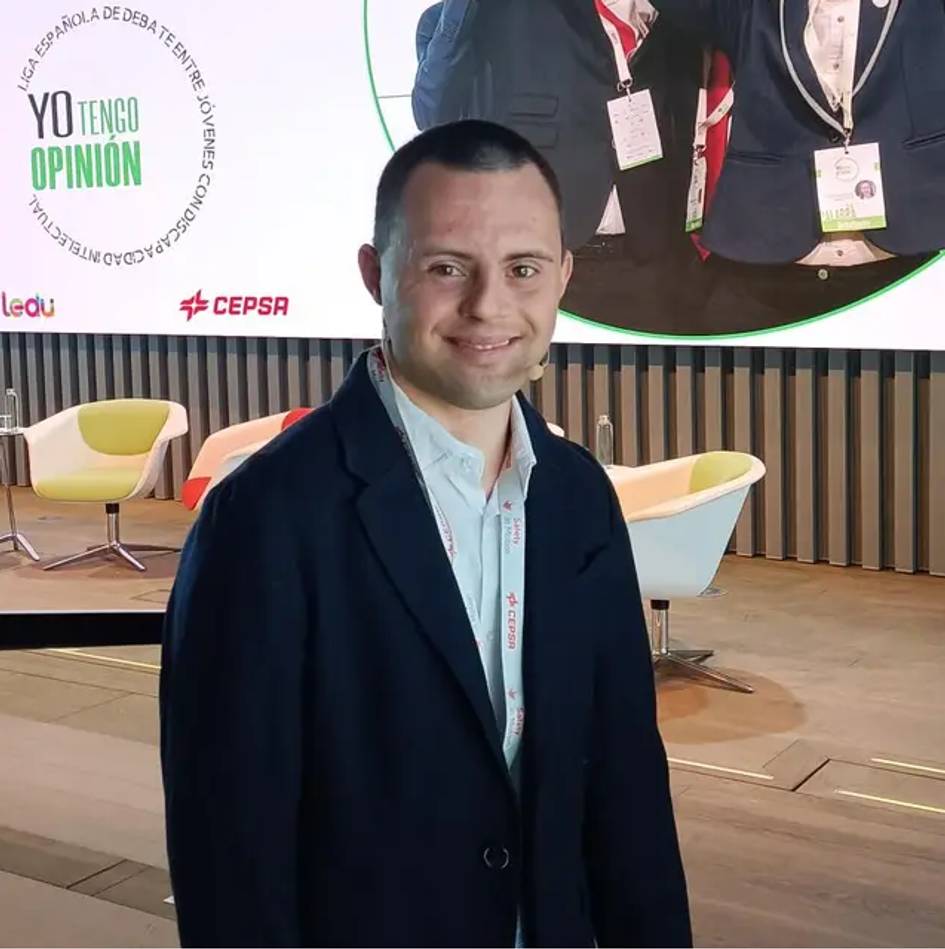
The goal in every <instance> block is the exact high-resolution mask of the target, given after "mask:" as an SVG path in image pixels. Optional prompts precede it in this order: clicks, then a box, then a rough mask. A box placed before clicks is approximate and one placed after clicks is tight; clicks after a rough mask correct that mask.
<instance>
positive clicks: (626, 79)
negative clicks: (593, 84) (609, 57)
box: [598, 14, 640, 92]
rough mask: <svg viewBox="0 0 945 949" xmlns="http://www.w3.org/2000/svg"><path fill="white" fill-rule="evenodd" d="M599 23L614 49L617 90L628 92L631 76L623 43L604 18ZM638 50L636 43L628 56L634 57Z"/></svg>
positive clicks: (631, 81)
mask: <svg viewBox="0 0 945 949" xmlns="http://www.w3.org/2000/svg"><path fill="white" fill-rule="evenodd" d="M598 15H599V14H598ZM600 21H601V23H602V24H603V26H604V32H605V33H606V34H607V38H608V39H609V40H610V45H611V46H613V48H614V62H615V63H616V64H617V78H618V79H619V80H620V82H618V83H617V88H618V89H620V90H621V91H622V92H629V91H630V87H631V86H632V85H633V76H631V75H630V64H629V63H628V62H627V54H626V53H625V52H624V51H623V42H622V41H621V39H620V33H619V31H618V30H617V27H615V26H614V25H613V23H611V22H610V20H608V19H607V18H606V17H601V18H600ZM639 48H640V43H639V41H638V42H637V45H636V46H635V47H634V48H633V51H632V52H631V53H630V56H635V55H636V52H637V50H638V49H639Z"/></svg>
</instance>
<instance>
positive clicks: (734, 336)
mask: <svg viewBox="0 0 945 949" xmlns="http://www.w3.org/2000/svg"><path fill="white" fill-rule="evenodd" d="M368 3H369V0H363V5H362V8H361V20H362V26H363V29H364V55H365V57H366V60H367V71H368V81H369V82H370V85H371V98H372V99H373V100H374V108H375V110H376V111H377V117H378V119H379V120H380V123H381V129H382V130H383V132H384V138H385V139H387V144H388V145H389V146H390V149H391V151H394V150H395V148H396V146H395V145H394V140H393V138H392V137H391V134H390V129H389V128H388V127H387V121H386V120H385V118H384V110H383V109H382V108H381V101H380V99H379V98H378V95H377V84H376V83H375V81H374V68H373V66H372V64H371V36H370V30H369V28H368ZM942 257H945V251H940V252H939V253H938V254H937V255H936V256H934V257H933V258H932V259H931V260H927V261H926V262H925V263H924V264H921V265H920V266H918V267H916V269H915V270H913V271H912V272H911V273H908V274H906V275H905V276H904V277H900V278H899V279H898V280H895V281H893V282H892V283H890V284H889V285H888V286H885V287H883V288H882V289H880V290H877V291H875V292H874V293H871V294H868V295H867V296H865V297H863V298H862V299H859V300H855V301H854V302H853V303H847V304H845V305H844V306H841V307H838V308H837V309H836V310H831V311H830V312H829V313H821V314H820V315H818V316H810V317H807V318H806V319H803V320H797V321H795V322H794V323H781V324H780V325H779V326H770V327H768V328H767V329H760V330H750V331H748V332H743V333H721V334H717V335H713V334H708V333H707V334H705V335H702V334H698V335H691V334H690V335H683V334H676V333H651V332H648V331H647V330H634V329H626V328H624V327H621V326H611V325H610V324H609V323H599V322H597V321H596V320H592V319H589V318H588V317H586V316H580V315H579V314H577V313H571V312H570V311H568V310H559V311H558V313H559V314H560V315H561V316H565V317H567V318H569V319H572V320H576V321H577V322H578V323H584V324H585V325H586V326H593V327H594V328H595V329H601V330H606V331H607V332H608V333H622V334H624V335H625V336H644V337H649V338H651V339H674V340H680V341H681V342H706V341H708V340H719V341H724V342H728V341H731V340H738V339H747V338H749V337H756V336H766V335H768V334H769V333H780V332H782V331H784V330H789V329H797V328H798V327H800V326H810V325H811V324H812V323H820V322H822V321H823V320H828V319H830V318H831V317H833V316H839V315H840V314H841V313H846V312H848V311H849V310H852V309H854V308H855V307H858V306H862V304H864V303H868V302H869V301H870V300H875V299H877V298H878V297H881V296H883V295H884V294H887V293H889V292H890V291H892V290H895V289H896V287H898V286H900V285H901V284H904V283H905V282H906V281H907V280H911V279H912V278H913V277H917V276H918V275H919V274H920V273H922V271H924V270H928V269H929V267H931V266H932V265H933V264H935V263H937V262H938V261H939V260H941V259H942Z"/></svg>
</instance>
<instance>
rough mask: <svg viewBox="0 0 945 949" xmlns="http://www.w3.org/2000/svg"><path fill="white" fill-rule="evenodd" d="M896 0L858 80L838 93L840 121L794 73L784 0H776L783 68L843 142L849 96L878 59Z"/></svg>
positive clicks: (848, 130)
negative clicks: (778, 11) (840, 136)
mask: <svg viewBox="0 0 945 949" xmlns="http://www.w3.org/2000/svg"><path fill="white" fill-rule="evenodd" d="M899 2H900V0H889V7H888V9H887V10H886V20H885V22H884V23H883V30H882V32H881V33H880V35H879V41H878V42H877V44H876V48H875V49H874V50H873V55H872V56H870V58H869V62H867V64H866V68H865V69H864V70H863V74H862V75H861V76H860V78H859V81H858V82H857V83H856V85H854V86H853V88H852V89H848V90H846V91H845V92H844V93H843V95H842V97H841V109H842V113H843V121H842V122H838V121H837V118H836V117H835V116H833V115H831V114H830V113H829V112H828V111H827V110H826V109H825V108H824V107H823V106H822V105H821V104H820V103H819V102H818V101H817V100H816V99H815V98H814V97H813V96H812V95H811V94H810V91H809V90H808V89H807V87H806V86H805V85H804V83H803V82H802V81H801V77H800V76H799V75H798V74H797V67H796V66H795V65H794V60H793V59H792V58H791V51H790V50H789V49H788V42H787V30H786V28H785V25H784V22H785V12H784V11H785V6H786V4H787V0H780V13H779V26H780V30H781V53H782V55H783V56H784V64H785V65H786V66H787V71H788V73H789V74H790V76H791V80H792V81H793V83H794V85H795V86H796V87H797V91H798V92H799V93H800V94H801V96H802V97H803V99H804V101H805V102H806V103H807V104H808V105H809V106H810V107H811V108H812V109H813V110H814V112H815V113H816V114H817V115H818V116H819V117H820V118H821V119H823V121H824V122H826V123H827V125H829V126H830V127H831V128H832V129H834V130H836V131H837V132H839V133H840V134H841V135H842V136H843V143H844V145H846V146H849V144H850V141H851V140H852V138H853V100H854V99H855V98H856V96H857V94H858V93H859V91H860V90H861V89H862V88H863V86H864V84H865V83H866V80H867V79H869V77H870V75H871V74H872V72H873V69H874V68H875V67H876V62H877V60H878V59H879V54H880V53H881V52H882V50H883V47H884V46H885V45H886V39H887V38H888V36H889V30H890V29H891V28H892V23H893V19H894V18H895V16H896V11H897V10H898V9H899Z"/></svg>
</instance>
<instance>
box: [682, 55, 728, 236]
mask: <svg viewBox="0 0 945 949" xmlns="http://www.w3.org/2000/svg"><path fill="white" fill-rule="evenodd" d="M711 65H712V57H711V55H710V54H709V53H708V52H706V53H705V54H704V56H703V69H702V85H701V87H700V89H699V104H698V106H697V108H696V128H695V132H694V133H693V138H692V173H691V175H690V177H689V195H688V197H687V198H686V232H687V233H692V232H693V231H698V230H699V229H700V228H701V227H702V224H703V220H704V218H705V204H706V186H707V179H708V162H707V161H706V156H705V151H706V142H707V141H708V136H709V129H710V128H714V127H715V126H716V125H718V124H719V122H721V121H722V120H723V119H724V118H725V116H727V115H728V114H729V112H731V111H732V106H733V105H734V104H735V87H734V85H733V86H730V87H729V89H728V91H727V92H726V93H725V95H724V96H723V97H722V100H721V101H720V102H719V104H718V105H717V106H716V107H715V108H714V109H713V110H712V114H711V115H706V112H707V111H708V109H709V79H710V78H711V77H710V72H711Z"/></svg>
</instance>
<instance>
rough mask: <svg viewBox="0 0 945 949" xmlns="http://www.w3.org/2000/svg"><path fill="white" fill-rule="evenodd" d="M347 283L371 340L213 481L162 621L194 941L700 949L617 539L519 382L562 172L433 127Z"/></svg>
mask: <svg viewBox="0 0 945 949" xmlns="http://www.w3.org/2000/svg"><path fill="white" fill-rule="evenodd" d="M359 264H360V268H361V273H362V276H363V279H364V283H365V285H366V287H367V288H368V291H369V292H370V293H371V295H372V296H373V297H374V299H375V300H376V301H377V302H378V303H379V304H380V305H381V306H382V308H383V321H384V338H385V344H384V348H383V350H381V349H377V350H374V351H372V352H371V353H370V354H368V355H366V356H362V358H361V359H360V361H359V362H358V363H357V364H356V365H355V367H354V368H353V369H352V371H351V373H350V375H349V377H348V379H347V380H346V381H345V383H344V385H343V386H342V388H341V390H340V391H339V392H338V393H337V395H336V396H335V397H334V398H333V399H332V400H331V402H330V403H329V404H328V405H327V406H324V407H322V408H321V409H319V410H317V411H316V412H313V413H312V414H311V415H310V416H308V417H307V418H306V419H304V420H303V421H301V422H298V423H297V424H296V425H294V426H293V427H292V428H291V429H289V430H288V431H287V432H286V433H284V434H283V435H282V436H280V437H279V438H278V439H277V440H276V441H275V442H273V443H272V444H270V445H269V446H267V447H266V448H265V449H263V450H262V451H260V452H259V453H257V454H256V455H255V456H254V457H253V458H252V459H251V460H250V461H249V462H247V463H246V464H245V465H244V466H243V467H241V468H240V469H238V470H237V471H236V472H235V473H234V474H233V475H231V476H230V477H229V478H228V479H227V480H226V481H225V482H223V483H222V484H221V485H220V486H219V487H218V488H217V489H216V490H215V491H214V492H213V494H212V495H211V496H210V497H209V498H208V500H207V503H206V506H205V508H204V511H203V513H202V515H201V517H200V520H199V521H198V522H197V524H196V526H195V528H194V530H193V532H192V534H191V536H190V538H189V539H188V543H187V547H186V549H185V552H184V554H183V557H182V562H181V567H180V572H179V574H178V578H177V582H176V584H175V587H174V592H173V596H172V598H171V602H170V604H169V607H168V614H167V626H166V632H165V644H164V660H163V668H162V683H161V712H162V745H161V750H162V763H163V769H164V780H165V793H166V802H167V829H168V853H169V857H170V868H171V879H172V882H173V887H174V894H175V898H176V904H177V910H178V918H179V924H180V929H181V938H182V941H183V943H184V944H185V945H224V944H226V945H351V946H385V945H399V946H405V945H416V946H434V945H436V946H501V945H505V946H511V945H513V944H516V943H518V944H524V945H529V946H554V945H559V946H580V945H583V946H589V945H592V944H593V943H594V942H595V941H596V942H597V943H598V944H599V945H602V946H607V945H655V946H668V945H688V944H689V941H690V930H689V917H688V910H687V904H686V892H685V882H684V878H683V872H682V867H681V864H680V858H679V851H678V845H677V839H676V832H675V828H674V823H673V816H672V809H671V803H670V797H669V788H668V780H667V767H666V758H665V753H664V751H663V747H662V744H661V741H660V737H659V733H658V731H657V724H656V715H655V701H654V687H653V676H652V671H651V666H650V655H649V647H648V642H647V637H646V632H645V628H644V620H643V615H642V609H641V603H640V596H639V591H638V588H637V584H636V581H635V573H634V566H633V559H632V556H631V551H630V546H629V542H628V535H627V531H626V528H625V526H624V524H623V521H622V518H621V516H620V511H619V509H618V507H617V502H616V498H615V496H614V493H613V491H612V489H611V488H610V486H609V482H608V479H607V477H606V474H605V473H604V471H603V470H602V469H601V468H600V467H599V466H598V465H597V464H596V462H595V461H594V460H593V458H592V457H591V456H590V455H588V453H587V452H585V451H584V450H583V449H581V448H578V447H577V446H575V445H572V444H570V443H568V442H566V441H565V440H564V439H561V438H558V437H556V436H554V435H552V434H551V433H550V432H549V431H548V429H547V427H546V425H545V424H544V423H543V421H542V419H541V418H540V417H539V416H538V415H537V414H536V413H535V411H534V410H533V409H532V408H531V407H530V406H529V405H528V403H527V402H525V401H524V399H522V398H521V397H520V396H518V395H516V393H518V391H519V390H520V388H521V387H522V385H523V384H524V383H525V382H526V381H527V380H528V379H529V378H534V377H535V376H536V375H537V374H538V373H540V366H541V363H542V361H543V357H544V355H545V354H546V352H547V349H548V345H549V342H550V340H551V336H552V331H553V328H554V322H555V313H556V307H557V303H558V300H559V298H560V296H561V294H562V292H563V291H564V287H565V284H566V283H567V280H568V275H569V271H570V266H571V258H570V255H569V254H568V253H567V252H566V251H565V250H564V248H563V246H562V242H561V223H560V197H559V193H558V188H557V183H556V180H555V178H554V175H553V173H552V171H551V170H550V168H549V166H548V165H547V163H546V162H545V161H544V160H543V159H542V158H541V156H540V155H539V154H538V153H537V152H536V151H535V150H534V149H533V148H532V147H531V146H530V145H529V144H528V143H527V142H526V141H525V140H523V139H522V138H521V137H520V136H518V135H516V134H515V133H514V132H511V131H509V130H506V129H503V128H500V127H498V126H494V125H491V124H489V123H480V122H463V123H458V124H456V125H452V126H443V127H440V128H437V129H435V130H432V131H430V132H428V133H425V134H423V135H421V136H419V137H417V138H416V139H414V140H413V141H411V142H410V143H408V144H407V145H405V146H404V147H403V148H402V149H400V150H399V151H398V152H397V153H396V154H395V155H394V157H393V158H392V159H391V161H390V162H389V164H388V165H387V168H386V169H385V171H384V173H383V175H382V177H381V181H380V184H379V187H378V193H377V212H376V221H375V238H374V243H373V245H365V246H364V247H362V248H361V251H360V254H359ZM536 367H537V368H536Z"/></svg>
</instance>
